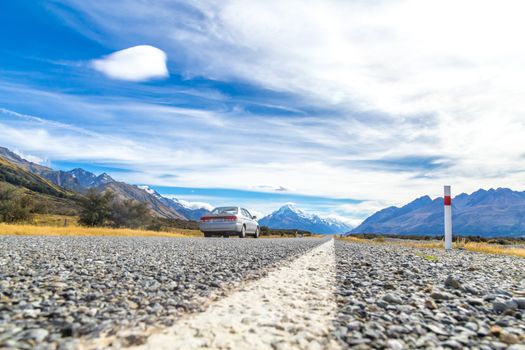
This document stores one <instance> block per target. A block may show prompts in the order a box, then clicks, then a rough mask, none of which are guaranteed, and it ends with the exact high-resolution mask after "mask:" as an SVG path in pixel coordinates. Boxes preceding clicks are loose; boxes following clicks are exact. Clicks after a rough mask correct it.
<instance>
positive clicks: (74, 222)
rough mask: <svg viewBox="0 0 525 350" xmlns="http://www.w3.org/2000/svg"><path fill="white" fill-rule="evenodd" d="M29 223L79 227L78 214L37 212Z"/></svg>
mask: <svg viewBox="0 0 525 350" xmlns="http://www.w3.org/2000/svg"><path fill="white" fill-rule="evenodd" d="M28 224H31V225H36V226H53V227H69V226H73V227H78V226H79V224H78V216H67V215H51V214H35V215H34V216H33V217H32V219H31V222H28Z"/></svg>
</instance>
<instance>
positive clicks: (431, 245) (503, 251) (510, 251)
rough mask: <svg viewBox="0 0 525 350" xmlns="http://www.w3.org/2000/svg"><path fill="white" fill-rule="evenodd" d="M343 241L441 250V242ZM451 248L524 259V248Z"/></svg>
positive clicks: (472, 244)
mask: <svg viewBox="0 0 525 350" xmlns="http://www.w3.org/2000/svg"><path fill="white" fill-rule="evenodd" d="M340 239H341V240H343V241H348V242H354V243H368V244H387V245H398V246H402V247H410V248H419V249H443V241H433V242H414V241H406V242H403V241H401V240H385V239H382V240H380V239H373V240H370V239H363V238H357V237H343V238H340ZM453 247H454V248H455V249H457V248H462V249H465V250H468V251H471V252H477V253H485V254H497V255H510V256H516V257H520V258H525V248H522V247H516V246H514V247H513V246H508V245H500V244H490V243H477V242H466V241H465V240H459V241H457V242H454V244H453Z"/></svg>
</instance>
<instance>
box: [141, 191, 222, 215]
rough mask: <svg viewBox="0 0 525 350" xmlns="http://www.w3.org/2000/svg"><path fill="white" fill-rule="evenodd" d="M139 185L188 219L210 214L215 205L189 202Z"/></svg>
mask: <svg viewBox="0 0 525 350" xmlns="http://www.w3.org/2000/svg"><path fill="white" fill-rule="evenodd" d="M137 187H138V188H140V189H141V190H144V191H146V192H148V193H149V194H151V195H152V196H154V197H155V198H157V199H158V200H160V201H161V202H162V204H164V205H165V206H167V207H168V208H171V209H174V210H176V211H177V212H178V213H181V214H182V215H184V217H185V218H186V219H188V220H193V221H197V220H199V219H200V218H201V217H203V216H204V215H207V214H209V213H210V211H211V210H212V209H213V207H212V206H211V205H210V204H208V203H203V202H189V201H185V200H182V199H177V198H174V197H168V196H166V197H165V196H162V195H161V194H159V193H158V192H157V191H155V190H154V189H152V188H151V187H149V186H148V185H138V186H137Z"/></svg>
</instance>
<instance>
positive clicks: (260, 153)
mask: <svg viewBox="0 0 525 350" xmlns="http://www.w3.org/2000/svg"><path fill="white" fill-rule="evenodd" d="M53 4H55V5H50V6H52V8H55V10H56V9H60V11H59V12H57V13H58V14H59V15H60V16H62V17H61V18H63V19H64V21H65V23H67V25H69V26H70V27H71V28H74V30H75V31H77V32H79V33H82V34H83V35H85V36H86V37H89V38H90V39H92V40H96V41H97V42H98V43H100V44H101V46H103V47H106V48H109V49H108V52H111V51H114V50H118V49H119V48H122V47H131V46H133V45H136V44H137V43H149V44H150V45H152V46H154V47H159V48H162V50H163V51H164V52H165V53H166V55H168V56H169V58H170V60H169V62H167V66H166V69H168V68H169V71H170V73H171V75H170V77H169V78H167V79H165V80H162V81H156V82H152V83H149V84H129V83H127V82H126V81H124V82H122V81H118V80H117V81H114V80H110V79H103V80H105V81H104V82H103V83H93V81H92V79H91V80H89V79H86V78H85V77H82V79H86V80H82V81H83V82H84V83H85V86H83V87H82V88H78V89H77V90H68V89H66V88H64V89H62V91H45V89H44V87H45V88H47V87H48V84H41V85H40V87H35V86H31V84H27V83H25V84H20V85H18V86H16V85H10V86H8V85H6V84H5V82H4V83H3V84H2V82H1V81H0V92H2V94H0V103H1V105H2V106H5V108H6V109H9V110H11V111H17V112H21V111H22V112H24V113H20V114H31V115H35V116H38V117H39V118H40V119H27V118H26V119H23V118H22V119H21V120H17V121H16V120H15V119H20V118H15V117H14V115H9V118H6V116H8V114H9V113H6V112H5V111H4V113H3V114H2V116H3V117H2V119H0V123H2V129H0V141H2V143H3V144H6V145H12V146H13V147H16V148H18V149H21V150H24V151H25V152H30V154H35V155H37V156H39V157H49V158H50V159H52V160H53V159H58V160H79V159H81V160H88V159H90V160H92V161H93V162H99V163H100V162H103V163H108V164H109V163H111V164H117V165H120V164H125V165H126V168H129V169H132V170H134V171H130V172H126V173H125V174H122V176H125V178H123V179H124V180H127V181H131V182H134V183H149V184H156V185H164V186H181V187H182V186H186V187H202V188H206V187H216V188H233V189H244V190H247V189H251V190H254V189H259V190H261V191H267V192H272V193H274V194H280V193H295V194H308V195H316V196H324V197H331V198H336V199H337V198H339V199H340V198H357V199H361V200H364V202H362V203H363V204H356V203H349V204H348V206H349V207H341V206H337V205H336V206H335V207H334V203H332V202H331V203H329V204H327V205H326V206H324V204H322V203H316V204H315V208H317V210H320V211H322V212H323V213H325V214H326V215H329V214H330V215H338V216H346V217H351V218H354V219H355V220H358V219H360V218H363V217H364V216H366V215H367V214H369V213H370V212H372V211H374V210H376V209H380V208H381V207H384V206H386V205H390V204H402V203H403V202H406V201H409V200H411V199H412V198H414V197H417V196H419V195H422V194H430V195H432V196H436V195H439V194H440V192H441V185H443V184H444V183H451V184H453V185H455V188H457V189H458V190H460V191H464V192H470V191H473V190H475V189H477V188H479V187H498V186H501V187H509V186H510V187H514V188H516V189H522V188H523V186H524V185H523V183H525V167H521V166H520V164H522V161H523V158H522V157H523V149H522V147H521V145H522V143H523V142H522V140H523V135H525V123H524V121H523V117H522V116H523V115H524V112H525V107H524V105H523V103H522V96H524V94H525V83H524V82H525V71H524V70H523V69H522V68H523V67H522V62H523V61H524V60H525V51H524V50H523V49H522V45H519V43H520V42H521V33H522V32H523V31H524V30H525V23H524V22H523V21H522V20H521V18H520V14H521V13H523V9H524V7H525V5H524V4H523V3H522V2H521V1H515V0H510V1H506V2H504V3H501V4H499V3H498V4H496V3H494V2H479V1H473V0H467V1H462V2H460V3H459V2H457V1H452V0H444V1H443V0H441V1H437V0H435V1H434V0H431V1H425V2H424V3H422V2H420V1H417V0H393V1H369V2H366V1H339V0H314V1H309V2H307V3H305V2H304V1H300V0H289V1H278V0H253V1H241V0H225V1H221V2H215V3H210V2H208V1H200V0H192V1H158V2H147V3H146V2H142V1H132V0H124V1H119V2H118V3H117V2H86V1H81V0H70V1H66V2H60V4H59V5H57V4H58V2H54V3H53ZM473 9H475V11H473ZM173 18H177V20H176V21H174V20H173ZM444 23H446V25H445V24H444ZM487 23H490V24H491V25H488V24H487ZM110 57H111V56H110ZM106 61H107V60H106ZM106 61H104V62H106ZM124 66H125V65H124ZM124 66H123V67H124ZM74 68H75V67H72V68H71V69H74ZM119 68H120V67H119ZM128 68H129V67H128ZM128 68H126V72H124V73H125V74H123V76H124V77H125V76H127V75H128ZM78 69H81V68H78ZM131 71H133V69H131ZM84 74H86V73H85V72H84ZM44 78H45V77H41V80H44ZM13 79H15V78H14V77H13ZM90 82H91V83H90ZM161 82H162V84H161ZM112 84H113V85H112ZM130 85H132V86H133V87H134V88H133V89H131V88H129V86H130ZM67 87H69V85H68V86H67ZM135 87H136V88H135ZM99 88H102V89H104V90H103V91H102V92H100V93H99V94H97V93H94V92H93V91H99ZM86 91H88V92H89V93H86ZM13 101H16V103H15V102H13ZM41 111H45V112H41ZM57 123H58V124H57ZM80 125H81V126H82V127H80ZM76 128H78V129H76ZM28 135H31V137H28ZM261 186H262V187H261ZM280 189H288V191H282V192H279V190H280ZM193 199H194V200H196V199H195V198H193ZM188 200H189V199H188ZM277 202H278V201H275V200H274V202H273V203H274V204H272V207H275V203H277ZM254 204H257V205H260V207H261V208H264V209H261V211H266V210H269V209H270V208H269V206H267V205H266V204H265V203H264V201H262V200H261V201H260V202H257V203H255V202H254ZM345 205H346V204H345ZM329 206H331V207H329ZM313 208H314V206H313V205H312V207H311V209H313Z"/></svg>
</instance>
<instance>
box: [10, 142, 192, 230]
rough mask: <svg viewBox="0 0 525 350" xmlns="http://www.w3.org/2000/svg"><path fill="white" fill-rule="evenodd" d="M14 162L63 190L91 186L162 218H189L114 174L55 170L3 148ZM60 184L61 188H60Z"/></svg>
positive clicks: (80, 170)
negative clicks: (144, 205) (136, 202)
mask: <svg viewBox="0 0 525 350" xmlns="http://www.w3.org/2000/svg"><path fill="white" fill-rule="evenodd" d="M2 158H3V159H4V161H7V162H9V163H10V164H14V165H16V166H17V168H19V169H21V170H24V172H25V174H26V175H25V176H28V174H31V175H32V176H34V177H35V176H36V177H38V178H40V179H42V178H45V179H47V180H48V181H47V183H48V185H53V184H54V185H57V186H55V188H57V189H59V191H64V190H63V189H61V187H63V188H65V189H68V190H70V191H75V192H80V193H82V192H85V191H87V190H88V189H90V188H96V189H98V190H100V191H107V190H111V191H113V192H114V193H115V194H116V195H117V197H119V198H121V199H132V200H136V201H139V202H143V203H147V204H148V206H149V207H150V209H151V210H152V212H153V214H155V215H156V216H159V217H162V218H169V219H182V220H186V218H185V217H184V215H182V214H180V213H179V212H178V211H177V210H176V209H174V208H171V207H169V206H166V205H165V204H164V203H163V202H162V201H161V200H159V199H158V198H156V197H155V196H153V195H152V194H150V193H148V192H147V191H145V190H143V189H140V188H139V187H137V186H134V185H130V184H127V183H124V182H118V181H115V180H114V179H113V178H111V176H109V175H108V174H106V173H103V174H101V175H99V176H97V175H95V174H93V173H90V172H89V171H86V170H83V169H79V168H77V169H73V170H70V171H62V170H54V169H51V168H49V167H45V166H42V165H39V164H35V163H32V162H29V161H27V160H25V159H23V158H21V157H20V156H18V155H17V154H15V153H13V152H11V151H10V150H9V149H7V148H4V147H0V159H2ZM59 186H60V187H59Z"/></svg>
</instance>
